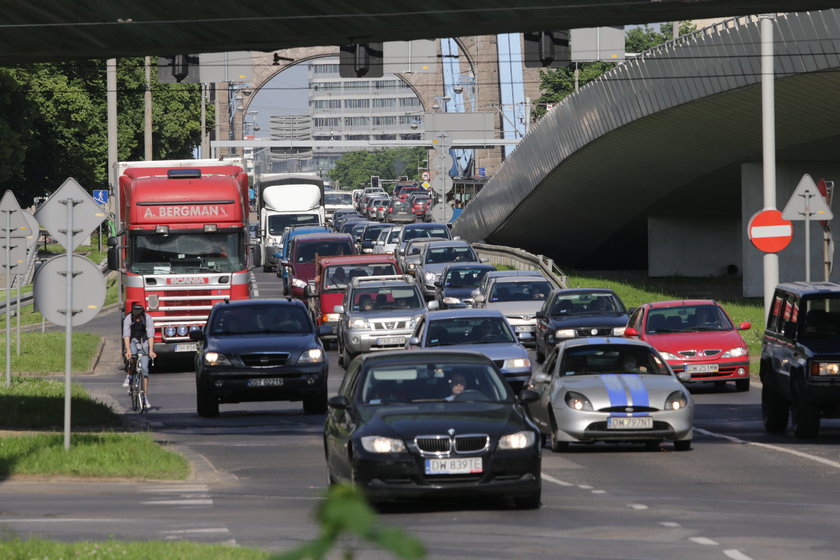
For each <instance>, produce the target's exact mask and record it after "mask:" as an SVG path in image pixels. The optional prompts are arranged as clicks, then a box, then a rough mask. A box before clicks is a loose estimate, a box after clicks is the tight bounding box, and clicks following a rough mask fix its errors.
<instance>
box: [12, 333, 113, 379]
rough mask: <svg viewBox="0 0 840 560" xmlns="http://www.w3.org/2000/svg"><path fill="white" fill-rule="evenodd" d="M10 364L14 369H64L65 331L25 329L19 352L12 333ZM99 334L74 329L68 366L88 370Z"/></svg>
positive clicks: (36, 371) (41, 370)
mask: <svg viewBox="0 0 840 560" xmlns="http://www.w3.org/2000/svg"><path fill="white" fill-rule="evenodd" d="M12 339H13V340H12V345H11V347H12V351H11V356H12V359H11V365H12V372H14V373H59V372H62V373H63V372H64V352H65V348H64V346H65V344H64V341H65V337H64V332H63V331H61V332H43V333H42V332H25V333H21V336H20V355H18V354H17V353H16V347H15V346H16V345H15V341H14V333H13V334H12ZM101 342H102V338H101V337H100V336H98V335H95V334H91V333H82V332H74V333H73V348H72V349H71V354H70V367H71V371H73V372H83V371H90V369H91V366H92V364H93V359H94V358H95V357H96V352H97V351H98V350H99V344H100V343H101ZM5 363H6V344H5V332H3V333H0V364H4V369H3V371H5Z"/></svg>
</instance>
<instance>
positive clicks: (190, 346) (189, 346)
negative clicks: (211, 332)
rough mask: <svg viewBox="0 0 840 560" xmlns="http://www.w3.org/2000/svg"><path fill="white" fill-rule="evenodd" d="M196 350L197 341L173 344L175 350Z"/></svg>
mask: <svg viewBox="0 0 840 560" xmlns="http://www.w3.org/2000/svg"><path fill="white" fill-rule="evenodd" d="M196 350H198V343H197V342H181V343H179V344H176V345H175V351H176V352H195V351H196Z"/></svg>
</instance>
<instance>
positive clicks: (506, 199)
mask: <svg viewBox="0 0 840 560" xmlns="http://www.w3.org/2000/svg"><path fill="white" fill-rule="evenodd" d="M775 38H776V39H775V54H776V107H777V109H776V136H777V140H776V142H777V150H778V158H779V159H780V160H782V159H786V160H799V161H804V160H809V158H810V159H812V160H813V161H838V159H840V151H838V149H840V138H838V135H840V107H838V104H837V103H836V101H835V99H836V95H835V94H834V93H832V92H837V91H840V89H838V88H840V72H837V71H836V70H837V69H838V68H840V11H837V10H827V11H821V12H805V13H793V14H788V15H784V16H779V17H778V19H777V23H776V32H775ZM760 79H761V74H760V33H759V25H758V18H757V17H748V18H737V19H732V20H728V21H726V22H724V23H721V24H719V25H716V26H713V27H710V28H706V29H702V30H699V31H697V32H695V33H693V34H691V35H686V36H684V37H681V38H679V39H677V40H675V41H670V42H668V43H665V44H664V45H661V46H659V47H658V48H655V49H651V50H649V51H646V52H645V53H643V54H642V55H641V56H640V57H639V58H636V59H634V60H629V61H627V62H626V63H624V64H621V65H619V66H617V67H616V68H615V69H613V70H612V71H610V72H608V73H607V74H605V75H604V76H602V77H601V78H600V79H598V80H596V81H593V82H591V83H589V84H587V85H586V86H585V87H583V88H581V90H580V91H579V92H578V93H576V94H573V95H571V96H569V97H567V98H566V99H565V100H564V101H563V102H562V103H560V104H559V105H557V106H556V107H555V108H554V109H553V110H552V111H550V112H549V113H548V114H547V115H545V116H544V117H543V118H542V120H541V121H540V122H539V123H538V125H537V126H535V127H534V128H533V129H532V130H531V132H530V133H529V134H528V136H526V137H525V138H524V139H523V140H522V142H521V143H520V144H519V146H518V147H517V149H516V150H515V151H514V152H513V154H511V156H509V157H508V159H507V160H506V161H505V162H504V163H503V165H502V167H501V168H500V169H499V170H498V171H497V172H496V173H495V175H494V176H493V177H492V179H491V180H490V181H489V182H488V183H487V185H486V186H485V187H484V189H483V190H482V191H481V193H480V194H479V195H478V196H477V197H476V198H475V200H474V201H473V202H472V203H471V204H470V205H469V206H468V207H467V209H466V210H465V211H464V213H463V214H462V215H461V217H460V218H459V219H458V221H457V223H456V224H455V227H454V234H455V235H460V236H461V237H462V238H464V239H467V240H470V241H479V240H485V241H486V242H488V243H495V244H500V245H509V246H515V247H522V248H524V249H527V250H529V251H531V252H534V253H542V254H545V255H548V256H550V257H552V258H554V259H555V260H556V261H558V262H559V263H561V264H562V265H563V266H569V265H571V266H575V265H591V264H592V263H593V260H594V256H596V255H597V256H599V260H600V262H603V259H604V257H610V258H613V259H615V261H614V262H618V263H629V264H643V263H644V261H645V258H646V251H647V246H646V239H647V237H646V234H647V232H646V228H647V227H648V225H647V216H648V215H651V214H654V213H658V214H659V215H665V214H668V213H669V212H670V213H676V214H678V215H679V214H682V213H689V214H694V215H697V216H710V217H720V216H728V217H731V218H733V219H734V218H736V217H737V219H740V216H741V183H740V165H741V164H742V163H744V162H750V161H752V162H760V161H761V99H760ZM781 204H783V201H782V202H781ZM671 215H673V214H671Z"/></svg>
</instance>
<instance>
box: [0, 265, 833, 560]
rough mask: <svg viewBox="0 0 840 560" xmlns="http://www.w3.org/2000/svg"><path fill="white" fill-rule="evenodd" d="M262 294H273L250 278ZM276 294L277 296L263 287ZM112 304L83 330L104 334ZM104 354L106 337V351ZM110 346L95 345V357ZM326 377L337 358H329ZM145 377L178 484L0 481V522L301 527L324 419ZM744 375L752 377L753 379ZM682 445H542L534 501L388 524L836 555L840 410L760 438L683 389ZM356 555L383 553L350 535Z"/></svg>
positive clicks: (317, 469) (642, 546) (517, 551)
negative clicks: (532, 506)
mask: <svg viewBox="0 0 840 560" xmlns="http://www.w3.org/2000/svg"><path fill="white" fill-rule="evenodd" d="M256 276H257V278H258V280H259V286H260V295H261V296H263V297H266V296H271V295H279V293H276V288H275V287H273V286H272V284H273V282H272V276H271V275H269V274H263V273H257V274H256ZM273 290H275V293H273V292H272V291H273ZM117 322H118V320H117V318H116V313H115V312H113V311H111V312H110V313H103V314H102V316H101V317H98V318H97V319H95V320H94V321H92V322H91V323H90V324H89V326H88V327H87V328H89V329H90V330H93V331H97V332H102V333H109V334H110V333H113V332H114V327H113V325H116V324H117ZM110 350H113V348H110ZM107 352H109V347H108V346H106V353H107ZM330 354H331V356H330V360H331V362H330V375H331V377H330V387H331V393H334V392H335V389H336V388H337V386H338V383H339V382H340V379H341V374H342V369H341V368H340V367H339V366H338V365H337V363H336V356H335V353H334V352H331V353H330ZM171 370H172V371H168V372H166V373H157V374H155V375H154V376H153V380H152V381H153V391H152V392H151V398H152V404H153V405H154V407H155V408H154V409H153V410H152V411H151V412H150V413H149V414H147V415H144V416H142V417H140V416H139V415H136V414H132V413H130V412H129V413H126V414H127V419H128V420H129V421H130V423H131V425H134V426H137V427H140V428H144V429H151V430H152V431H153V432H154V435H155V437H156V438H157V439H158V440H160V441H162V442H165V443H167V444H169V445H172V446H174V447H175V448H176V449H178V450H179V451H181V452H182V453H184V454H185V455H186V456H187V457H188V458H189V459H190V460H191V462H192V464H193V465H194V469H195V472H194V474H193V476H191V477H190V480H187V481H185V482H138V481H106V482H102V481H83V482H79V481H74V480H70V479H59V480H56V479H51V480H32V479H18V478H16V479H12V480H2V481H0V531H2V533H3V534H4V535H9V534H17V535H21V536H28V535H38V536H45V537H49V538H55V539H60V540H80V539H105V538H116V539H163V540H167V539H169V540H175V539H188V540H193V541H199V542H210V543H230V544H238V545H242V546H252V547H258V548H262V549H265V550H270V551H281V550H285V549H288V548H289V547H291V546H294V545H295V544H298V543H301V542H303V541H305V540H307V539H310V538H312V537H313V536H315V534H316V533H317V530H318V527H317V526H316V525H315V524H314V523H313V521H312V514H313V510H314V508H315V507H316V506H317V504H318V503H319V500H320V495H321V493H322V492H323V491H324V489H325V487H326V482H325V481H326V469H325V466H324V461H323V448H322V443H321V426H322V423H323V416H320V415H306V414H304V413H303V410H302V409H301V408H300V406H299V404H297V403H246V404H240V405H222V407H221V415H220V416H219V418H215V419H204V418H200V417H199V416H198V415H197V414H196V412H195V402H194V399H195V391H194V383H193V377H192V372H191V365H190V362H189V361H184V362H183V363H182V364H180V365H178V366H176V367H173V368H171ZM77 380H79V381H81V382H83V383H84V384H85V385H86V386H87V387H89V388H90V389H91V390H92V391H93V392H94V393H96V394H97V395H102V396H103V397H104V398H110V399H112V402H114V403H115V405H116V406H122V407H125V406H127V404H128V402H127V398H126V396H125V394H124V390H123V389H122V387H121V386H120V383H121V380H122V372H121V371H120V370H119V368H118V361H117V360H116V359H110V358H108V357H107V356H104V357H103V360H102V361H101V362H100V367H98V368H97V372H96V374H95V375H91V376H79V377H78V378H77ZM754 381H755V379H754ZM692 392H693V393H694V396H695V400H696V403H697V418H696V426H697V431H696V434H695V444H694V448H693V450H692V451H689V452H684V453H677V452H674V451H672V450H671V448H670V445H667V444H665V445H663V446H662V447H661V448H660V449H659V450H658V451H647V450H645V449H644V447H643V446H639V445H602V444H596V445H579V446H572V449H571V450H570V451H569V452H565V453H552V452H551V451H549V450H547V449H546V450H544V454H543V464H542V471H543V505H542V507H541V508H540V509H539V510H535V511H518V510H515V509H513V508H512V507H510V505H509V504H507V503H505V502H501V501H464V500H459V501H441V502H435V503H410V504H401V505H399V506H389V507H387V508H385V509H383V510H382V511H381V516H382V522H383V523H384V524H388V525H393V526H399V527H403V528H405V529H406V530H407V531H408V532H409V533H410V534H412V535H414V536H415V537H417V538H419V539H420V540H421V541H422V542H423V543H424V544H425V546H426V547H427V548H428V550H429V556H428V557H429V558H446V559H450V560H454V559H460V558H464V559H466V558H506V559H508V558H528V559H534V558H587V559H590V558H591V559H595V558H597V559H635V558H639V559H642V558H644V559H651V558H668V559H671V558H684V559H698V560H699V559H703V560H706V559H710V558H711V559H716V558H721V559H724V558H730V559H733V560H745V559H749V558H752V559H755V560H759V559H770V560H772V559H786V560H787V559H791V558H799V559H832V560H835V559H836V558H838V557H840V532H838V530H837V529H838V527H840V485H838V484H837V481H838V477H840V421H836V420H828V421H824V423H823V430H822V433H821V435H820V438H819V439H818V440H815V441H810V442H801V441H798V440H795V439H794V438H793V436H792V435H791V434H790V433H788V434H783V435H768V434H766V433H765V432H764V430H763V428H762V426H761V422H760V406H759V391H758V390H756V388H755V386H754V388H753V390H752V391H750V392H748V393H736V392H734V389H733V388H731V387H728V388H726V389H723V390H721V389H719V388H716V387H714V386H713V385H711V384H708V385H699V386H696V387H693V388H692ZM345 544H346V545H347V546H352V547H353V548H354V549H355V550H356V553H357V557H359V558H380V557H381V558H385V557H388V556H387V555H385V554H384V553H382V552H381V551H378V550H376V549H371V548H369V546H368V545H367V544H365V543H359V542H354V541H347V542H346V543H345Z"/></svg>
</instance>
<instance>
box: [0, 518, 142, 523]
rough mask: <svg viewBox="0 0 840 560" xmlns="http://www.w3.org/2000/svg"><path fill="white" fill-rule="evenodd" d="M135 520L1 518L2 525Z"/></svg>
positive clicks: (127, 520)
mask: <svg viewBox="0 0 840 560" xmlns="http://www.w3.org/2000/svg"><path fill="white" fill-rule="evenodd" d="M134 522H135V520H134V519H114V518H113V517H108V518H102V519H98V518H95V517H59V518H50V519H36V518H29V517H17V518H16V517H11V518H9V517H0V523H134Z"/></svg>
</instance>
